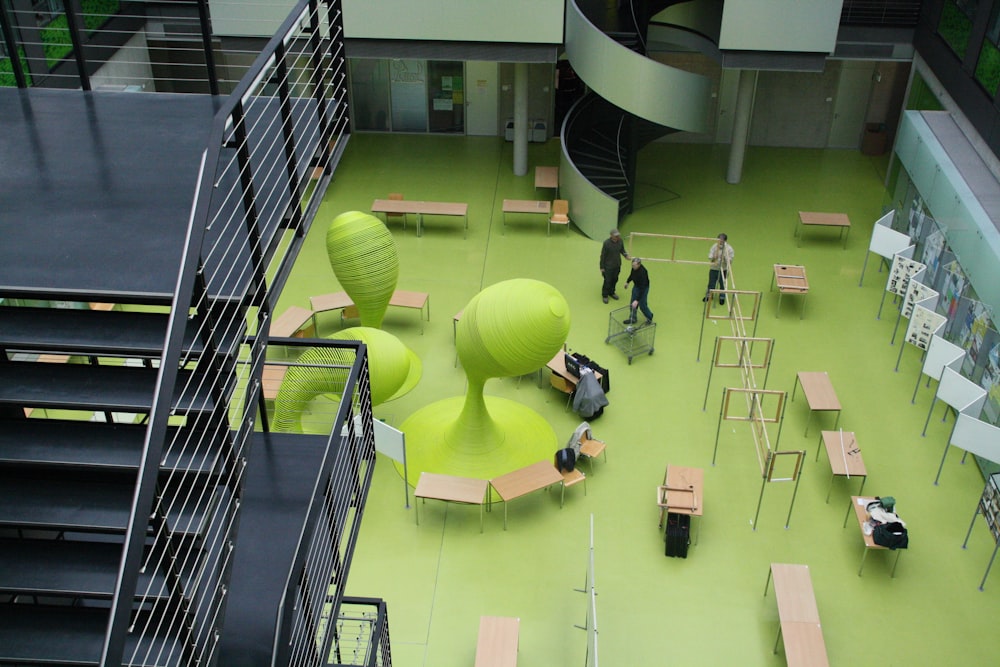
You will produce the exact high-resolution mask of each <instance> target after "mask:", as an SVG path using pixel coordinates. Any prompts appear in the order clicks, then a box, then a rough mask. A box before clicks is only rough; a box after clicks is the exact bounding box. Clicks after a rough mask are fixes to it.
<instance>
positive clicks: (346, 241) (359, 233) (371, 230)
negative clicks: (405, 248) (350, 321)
mask: <svg viewBox="0 0 1000 667" xmlns="http://www.w3.org/2000/svg"><path fill="white" fill-rule="evenodd" d="M326 254H327V256H328V257H329V259H330V267H331V268H332V269H333V273H334V275H336V276H337V280H338V281H339V282H340V285H341V287H343V288H344V291H345V292H347V294H348V296H350V297H351V300H352V301H353V302H354V305H356V306H357V308H358V314H359V315H360V317H361V326H365V327H374V328H376V329H378V328H380V327H381V326H382V319H383V318H384V317H385V311H386V308H388V307H389V300H390V299H391V298H392V293H393V292H394V291H395V290H396V280H397V279H398V278H399V256H398V255H397V253H396V242H395V241H393V239H392V233H391V232H390V231H389V230H388V229H386V226H385V224H383V223H382V221H381V220H379V219H378V218H376V217H375V216H374V215H370V214H368V213H362V212H360V211H347V212H346V213H341V214H340V215H338V216H337V217H336V218H334V219H333V222H332V223H330V228H329V229H328V230H327V232H326Z"/></svg>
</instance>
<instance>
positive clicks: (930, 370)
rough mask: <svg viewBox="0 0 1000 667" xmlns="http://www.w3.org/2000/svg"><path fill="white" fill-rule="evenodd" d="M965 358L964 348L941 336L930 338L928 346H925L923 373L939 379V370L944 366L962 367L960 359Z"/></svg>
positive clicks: (954, 368) (956, 368) (953, 368)
mask: <svg viewBox="0 0 1000 667" xmlns="http://www.w3.org/2000/svg"><path fill="white" fill-rule="evenodd" d="M963 359H965V350H963V349H962V348H960V347H959V346H958V345H955V344H954V343H949V342H948V341H946V340H945V339H944V338H941V336H934V337H933V338H931V344H930V347H928V348H927V356H926V357H925V358H924V368H923V373H924V375H929V376H930V377H932V378H934V379H935V380H940V379H941V372H942V371H944V369H945V367H948V368H951V369H952V370H958V369H959V368H961V367H962V360H963Z"/></svg>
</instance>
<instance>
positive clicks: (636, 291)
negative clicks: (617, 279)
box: [625, 257, 653, 324]
mask: <svg viewBox="0 0 1000 667" xmlns="http://www.w3.org/2000/svg"><path fill="white" fill-rule="evenodd" d="M629 283H632V314H631V315H629V318H628V319H627V320H625V324H635V321H636V312H635V311H636V309H638V310H641V311H642V314H643V315H645V316H646V324H650V323H651V322H652V321H653V311H651V310H650V309H649V304H647V303H646V300H647V298H648V297H649V272H648V271H647V270H646V267H645V266H643V265H642V260H641V259H639V258H638V257H635V258H634V259H633V260H632V272H631V273H630V274H628V279H626V280H625V287H626V288H628V284H629Z"/></svg>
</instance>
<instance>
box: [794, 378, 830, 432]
mask: <svg viewBox="0 0 1000 667" xmlns="http://www.w3.org/2000/svg"><path fill="white" fill-rule="evenodd" d="M799 385H802V393H803V394H805V395H806V403H808V404H809V417H808V418H807V419H806V431H805V433H804V435H809V422H810V421H811V420H812V416H813V413H814V412H836V413H837V420H836V421H835V422H833V428H837V424H838V423H840V401H839V400H838V399H837V392H835V391H834V390H833V385H832V384H831V383H830V376H829V375H827V374H826V371H819V372H810V371H801V372H800V373H798V374H797V375H796V376H795V385H794V386H793V387H792V400H793V401H794V400H795V391H796V390H797V389H798V387H799Z"/></svg>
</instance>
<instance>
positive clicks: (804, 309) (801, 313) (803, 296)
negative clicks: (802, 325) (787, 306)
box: [799, 294, 809, 320]
mask: <svg viewBox="0 0 1000 667" xmlns="http://www.w3.org/2000/svg"><path fill="white" fill-rule="evenodd" d="M807 296H809V295H808V294H803V295H802V311H801V312H800V313H799V319H800V320H802V319H805V317H806V297H807Z"/></svg>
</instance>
